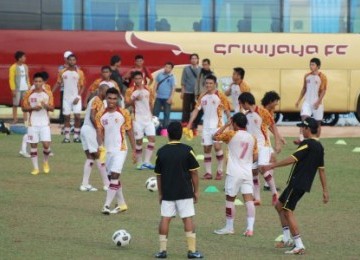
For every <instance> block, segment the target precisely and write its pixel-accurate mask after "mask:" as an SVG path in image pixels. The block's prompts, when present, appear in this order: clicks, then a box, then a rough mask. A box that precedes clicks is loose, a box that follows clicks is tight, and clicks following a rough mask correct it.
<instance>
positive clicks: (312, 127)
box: [297, 117, 319, 138]
mask: <svg viewBox="0 0 360 260" xmlns="http://www.w3.org/2000/svg"><path fill="white" fill-rule="evenodd" d="M297 126H298V127H301V128H303V135H304V137H305V138H309V137H311V135H316V134H317V132H318V128H319V123H318V122H317V121H316V120H315V119H314V118H312V117H307V118H305V120H304V121H302V122H301V123H299V124H297Z"/></svg>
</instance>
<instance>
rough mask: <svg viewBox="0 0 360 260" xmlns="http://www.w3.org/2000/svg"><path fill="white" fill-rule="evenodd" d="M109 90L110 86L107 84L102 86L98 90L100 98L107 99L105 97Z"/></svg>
mask: <svg viewBox="0 0 360 260" xmlns="http://www.w3.org/2000/svg"><path fill="white" fill-rule="evenodd" d="M108 89H109V86H108V85H106V84H100V86H99V88H98V97H99V98H100V99H102V100H104V99H105V95H106V92H107V90H108Z"/></svg>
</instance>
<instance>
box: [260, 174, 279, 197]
mask: <svg viewBox="0 0 360 260" xmlns="http://www.w3.org/2000/svg"><path fill="white" fill-rule="evenodd" d="M272 173H273V170H270V171H267V172H265V173H264V175H263V176H264V179H265V181H266V182H267V184H268V185H269V187H270V190H271V193H272V194H277V190H276V186H275V180H274V177H273V176H272Z"/></svg>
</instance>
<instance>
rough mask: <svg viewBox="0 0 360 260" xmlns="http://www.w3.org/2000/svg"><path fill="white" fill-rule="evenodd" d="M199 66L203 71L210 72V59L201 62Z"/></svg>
mask: <svg viewBox="0 0 360 260" xmlns="http://www.w3.org/2000/svg"><path fill="white" fill-rule="evenodd" d="M201 66H202V67H203V69H204V70H210V59H207V58H206V59H203V60H202V62H201Z"/></svg>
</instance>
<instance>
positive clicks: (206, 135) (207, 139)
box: [201, 128, 220, 145]
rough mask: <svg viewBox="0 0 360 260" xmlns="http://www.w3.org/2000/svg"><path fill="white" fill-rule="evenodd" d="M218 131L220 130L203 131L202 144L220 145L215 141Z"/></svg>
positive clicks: (206, 129)
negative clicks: (214, 137)
mask: <svg viewBox="0 0 360 260" xmlns="http://www.w3.org/2000/svg"><path fill="white" fill-rule="evenodd" d="M217 130H218V128H204V129H203V131H202V137H201V144H202V145H213V144H214V143H220V142H216V141H214V140H213V136H214V134H215V133H216V132H217Z"/></svg>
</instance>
